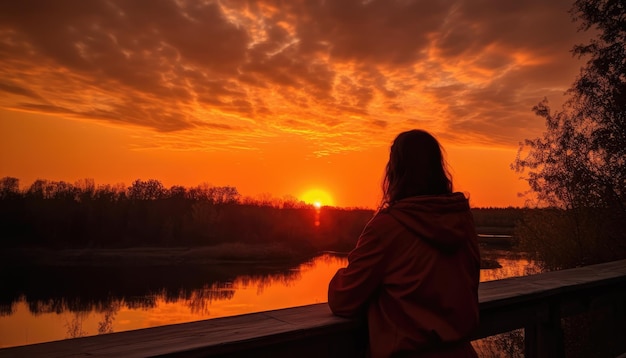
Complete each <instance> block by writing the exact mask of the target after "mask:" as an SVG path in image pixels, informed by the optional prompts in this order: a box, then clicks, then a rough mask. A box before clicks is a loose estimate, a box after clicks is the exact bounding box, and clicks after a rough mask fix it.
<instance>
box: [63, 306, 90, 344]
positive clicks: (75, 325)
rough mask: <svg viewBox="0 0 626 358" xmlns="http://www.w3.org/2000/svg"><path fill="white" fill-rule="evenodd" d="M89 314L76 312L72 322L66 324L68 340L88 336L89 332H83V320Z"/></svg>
mask: <svg viewBox="0 0 626 358" xmlns="http://www.w3.org/2000/svg"><path fill="white" fill-rule="evenodd" d="M87 314H88V313H87V312H74V314H73V315H72V320H71V321H66V322H65V329H66V336H65V337H66V338H78V337H84V336H86V335H87V332H86V331H84V330H83V320H84V319H85V316H86V315H87Z"/></svg>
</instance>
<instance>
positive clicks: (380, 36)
mask: <svg viewBox="0 0 626 358" xmlns="http://www.w3.org/2000/svg"><path fill="white" fill-rule="evenodd" d="M569 7H570V4H569V2H568V1H566V0H556V1H542V0H529V1H523V2H522V1H517V2H514V1H483V0H457V1H453V0H444V1H426V0H423V1H419V0H416V1H410V0H372V1H363V0H344V1H323V0H319V1H304V0H302V1H297V0H294V1H289V2H283V1H278V0H265V1H245V0H233V1H227V2H218V1H207V2H199V1H191V0H190V1H174V0H117V1H104V0H90V1H83V0H56V1H47V0H39V1H35V0H22V1H4V2H0V75H1V76H2V78H3V81H2V83H0V91H2V92H4V93H5V94H6V96H5V98H3V99H0V106H2V107H5V108H13V109H23V110H30V111H40V112H46V113H55V114H63V115H67V116H79V117H85V118H93V119H99V120H106V121H111V122H116V123H121V124H124V123H129V124H134V125H140V126H145V127H148V128H153V129H155V130H157V131H160V132H174V131H181V130H196V129H198V130H208V131H217V132H219V131H230V132H231V133H234V132H236V131H241V132H245V131H251V130H253V131H257V132H258V131H269V132H268V133H266V134H267V135H278V134H279V133H280V132H281V131H289V130H291V129H293V130H302V126H303V125H304V124H306V123H309V125H310V126H311V127H310V128H311V129H310V130H311V131H319V133H318V135H317V136H316V140H317V141H319V142H320V143H321V144H320V145H323V141H324V139H323V138H325V137H327V138H334V137H335V136H336V134H337V133H336V131H337V130H338V129H339V128H350V133H351V134H352V135H355V133H356V135H358V133H359V132H360V131H361V132H362V133H368V135H369V133H370V132H369V130H370V127H372V126H373V127H375V128H377V129H378V130H381V129H382V130H384V131H390V132H392V131H396V130H398V129H399V128H404V127H405V126H406V125H407V123H410V122H407V120H408V119H417V121H418V122H416V123H420V124H425V125H426V124H427V123H434V122H437V123H439V127H441V128H446V129H447V130H451V131H458V132H459V133H460V132H462V133H463V135H459V138H471V137H472V136H476V137H477V138H482V139H484V138H491V139H492V140H493V142H494V143H500V144H514V143H517V142H518V141H519V140H520V139H522V138H524V137H525V136H526V135H527V134H528V133H529V132H530V131H532V130H533V128H538V125H535V124H532V123H533V122H532V117H533V116H532V113H530V108H531V107H532V105H533V104H534V103H537V102H538V101H539V100H541V98H543V96H553V95H556V94H559V93H562V91H564V90H565V89H566V88H567V87H568V86H569V84H570V83H571V82H572V81H573V79H574V76H575V74H576V72H577V67H578V66H579V65H580V63H579V62H576V61H575V60H573V59H572V58H571V56H570V54H569V49H570V48H571V47H572V45H573V44H575V43H577V42H580V41H581V39H582V38H583V37H584V35H583V34H580V33H577V32H576V31H575V30H576V25H575V24H573V23H572V22H571V20H570V17H569V15H568V13H567V10H568V9H569ZM25 99H27V101H25ZM353 117H354V118H355V119H354V120H353V119H351V118H353ZM363 119H365V120H363ZM423 120H425V122H423ZM291 126H293V128H292V127H291ZM533 126H534V127H533ZM272 131H274V132H275V133H274V132H272ZM232 135H235V134H232ZM368 139H369V138H368ZM374 140H375V138H374ZM488 140H489V139H488ZM357 142H359V141H357ZM360 142H363V143H365V141H360ZM368 142H370V141H368ZM328 143H329V144H332V145H333V148H335V147H337V146H336V145H335V144H336V141H335V139H329V141H328Z"/></svg>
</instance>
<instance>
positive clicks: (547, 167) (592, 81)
mask: <svg viewBox="0 0 626 358" xmlns="http://www.w3.org/2000/svg"><path fill="white" fill-rule="evenodd" d="M572 14H573V15H574V18H575V19H576V20H580V21H581V30H584V31H586V30H589V29H594V30H595V31H596V33H597V36H596V37H595V38H594V39H592V40H591V41H590V42H589V43H588V44H584V45H577V46H575V47H574V49H573V53H574V54H575V55H578V56H581V57H588V58H589V59H588V61H587V63H586V64H585V65H584V66H583V67H582V68H581V72H580V75H579V76H578V78H577V79H576V81H575V82H574V84H573V86H572V87H571V88H570V89H569V90H568V92H567V93H568V94H569V96H570V98H569V100H568V101H567V102H566V103H565V104H564V106H563V108H562V109H561V110H560V111H552V110H551V109H550V107H549V106H548V102H547V100H544V101H542V102H541V103H539V104H538V105H537V106H535V107H534V108H533V110H534V112H535V113H536V114H537V115H538V116H540V117H542V118H544V119H545V122H546V132H545V133H544V135H543V137H540V138H535V139H530V140H526V141H525V142H524V143H523V144H522V145H521V147H520V151H519V153H518V157H517V159H516V161H515V163H514V166H513V167H514V169H515V170H516V171H518V172H520V173H523V172H526V173H527V180H528V183H529V185H530V188H531V190H532V191H533V192H534V193H535V194H536V196H537V198H538V199H539V200H540V201H541V202H543V203H544V204H547V205H548V206H552V207H555V208H558V209H560V210H552V211H546V212H544V213H543V214H544V215H542V216H539V217H534V218H532V219H531V218H528V220H526V221H525V223H526V226H527V230H525V232H523V233H522V236H524V237H525V238H526V242H527V243H529V242H530V243H531V246H533V245H534V244H539V242H538V241H541V240H543V241H545V242H542V243H541V245H539V247H542V250H543V252H540V253H539V255H540V256H541V259H542V260H544V262H546V263H547V265H548V266H549V267H551V268H563V267H567V266H575V265H580V264H589V263H593V262H598V261H605V260H609V259H613V258H618V257H624V256H626V209H625V204H626V5H625V3H624V2H623V1H619V0H577V1H576V2H575V3H574V7H573V9H572ZM525 150H528V152H525ZM524 154H525V155H524ZM535 214H536V213H535ZM546 215H547V216H546ZM559 230H560V231H561V233H559V232H557V231H559ZM524 237H522V240H524ZM533 237H534V239H533ZM559 237H560V239H558V238H559ZM559 240H561V241H562V240H565V241H570V244H571V246H572V247H568V245H569V244H567V243H566V242H559V243H558V246H559V249H558V250H557V249H556V248H555V247H553V248H549V247H548V246H550V242H554V243H556V242H557V241H559ZM533 242H534V244H532V243H533ZM535 247H537V245H535ZM563 250H566V251H567V250H570V251H572V252H573V253H574V254H573V255H574V256H575V257H571V255H570V257H567V255H566V254H564V253H563ZM557 251H559V254H558V255H556V254H555V252H557ZM550 252H551V253H550ZM557 256H558V259H556V258H557ZM551 257H552V258H555V260H554V261H552V259H551ZM566 257H567V258H566Z"/></svg>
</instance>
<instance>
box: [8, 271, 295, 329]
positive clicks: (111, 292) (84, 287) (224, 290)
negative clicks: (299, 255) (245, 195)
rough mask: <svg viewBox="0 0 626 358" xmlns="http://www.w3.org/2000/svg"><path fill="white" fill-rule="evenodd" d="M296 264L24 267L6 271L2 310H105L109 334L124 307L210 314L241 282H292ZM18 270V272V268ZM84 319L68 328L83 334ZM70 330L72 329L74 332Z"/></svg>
mask: <svg viewBox="0 0 626 358" xmlns="http://www.w3.org/2000/svg"><path fill="white" fill-rule="evenodd" d="M297 267H298V264H294V263H265V264H263V265H253V264H248V265H245V264H220V265H201V266H200V265H198V266H168V267H165V266H163V267H160V266H159V267H125V268H120V267H117V268H111V267H107V268H104V267H81V268H76V267H21V268H20V272H19V273H18V274H16V275H9V274H3V273H2V272H3V270H0V312H1V313H0V314H2V315H10V314H12V313H13V312H14V305H15V304H17V303H18V302H24V303H25V304H26V305H27V307H28V309H29V311H30V312H31V313H32V314H33V315H39V314H44V313H57V314H60V313H63V312H77V313H80V312H97V313H99V314H102V315H103V317H102V321H101V322H100V323H99V329H98V332H100V333H109V332H111V331H112V324H113V321H114V319H115V315H116V313H117V312H118V311H119V309H120V308H122V307H126V308H128V309H150V308H154V307H156V306H157V304H158V302H159V301H160V300H163V301H165V302H181V301H182V303H183V304H185V305H187V306H188V307H189V308H190V309H191V311H192V312H193V313H208V309H209V306H210V305H211V303H212V302H214V301H218V300H230V299H232V298H233V296H234V293H235V290H236V289H237V287H247V286H250V285H255V286H257V288H258V289H259V290H260V292H262V291H263V290H264V288H265V287H267V286H268V285H272V284H282V285H287V286H288V285H291V283H292V282H293V281H294V280H297V279H299V278H300V277H301V275H300V272H299V271H298V270H297V269H295V268H297ZM14 273H15V272H14ZM79 323H80V322H79V321H78V320H72V322H69V323H68V327H69V328H68V332H70V328H71V332H70V333H72V334H78V333H80V325H79ZM68 334H69V333H68Z"/></svg>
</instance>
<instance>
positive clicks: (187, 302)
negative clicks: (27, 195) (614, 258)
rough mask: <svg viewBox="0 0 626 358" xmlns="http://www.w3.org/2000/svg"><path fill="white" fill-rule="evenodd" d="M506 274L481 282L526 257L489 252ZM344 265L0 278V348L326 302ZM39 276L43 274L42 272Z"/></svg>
mask: <svg viewBox="0 0 626 358" xmlns="http://www.w3.org/2000/svg"><path fill="white" fill-rule="evenodd" d="M483 256H488V257H489V258H496V259H497V261H498V262H499V263H500V264H501V265H502V266H503V267H502V268H500V269H493V270H482V271H481V280H482V281H488V280H494V279H500V278H505V277H513V276H523V275H526V274H528V273H529V271H534V270H535V268H534V265H533V263H532V262H530V261H529V260H527V259H524V258H523V257H506V255H505V253H504V252H489V253H488V254H487V255H483ZM345 265H346V259H345V258H344V257H337V256H332V255H328V254H325V255H322V256H318V257H316V258H314V259H313V260H311V261H309V262H306V263H303V264H300V265H293V266H290V265H250V266H242V265H231V266H229V265H219V266H217V265H215V266H211V265H208V266H207V265H205V266H202V267H184V268H181V267H177V268H171V267H167V268H165V267H164V268H149V269H139V268H131V269H128V268H126V269H123V268H116V269H111V268H80V269H77V268H63V269H54V270H50V269H46V270H36V269H31V270H30V271H29V270H26V271H23V270H20V272H14V273H11V272H4V273H1V274H0V279H1V280H2V281H1V283H0V287H1V289H0V347H11V346H18V345H24V344H33V343H39V342H47V341H53V340H60V339H66V338H72V337H79V336H88V335H96V334H103V333H109V332H120V331H127V330H133V329H139V328H146V327H154V326H161V325H166V324H172V323H182V322H189V321H197V320H203V319H210V318H217V317H224V316H232V315H238V314H243V313H250V312H259V311H266V310H272V309H278V308H285V307H294V306H301V305H307V304H312V303H321V302H326V290H327V285H328V281H329V280H330V278H331V277H332V275H333V274H334V273H335V271H337V269H338V268H340V267H344V266H345ZM42 271H43V272H42Z"/></svg>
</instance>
